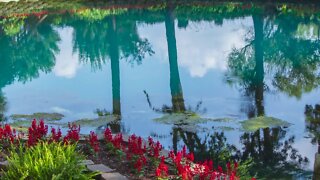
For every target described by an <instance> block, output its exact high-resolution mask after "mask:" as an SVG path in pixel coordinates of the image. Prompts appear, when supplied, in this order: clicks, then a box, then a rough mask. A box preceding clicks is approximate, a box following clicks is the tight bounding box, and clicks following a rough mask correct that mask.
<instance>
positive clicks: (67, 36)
mask: <svg viewBox="0 0 320 180" xmlns="http://www.w3.org/2000/svg"><path fill="white" fill-rule="evenodd" d="M58 31H59V34H60V37H61V39H62V41H61V43H60V44H59V48H60V53H59V54H57V55H56V64H55V66H54V68H53V73H54V74H55V75H56V76H60V77H65V78H73V77H74V76H75V75H76V72H77V70H78V69H79V68H80V64H79V60H78V57H77V56H75V55H74V54H73V53H72V52H73V51H72V29H71V28H63V29H58Z"/></svg>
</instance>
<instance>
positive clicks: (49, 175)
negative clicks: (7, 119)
mask: <svg viewBox="0 0 320 180" xmlns="http://www.w3.org/2000/svg"><path fill="white" fill-rule="evenodd" d="M7 159H8V162H9V167H8V171H6V172H4V174H3V177H2V178H1V179H34V180H38V179H41V180H42V179H44V180H46V179H93V177H94V176H95V175H97V173H89V172H86V167H85V166H84V165H81V164H80V162H81V161H82V160H84V157H83V156H82V155H81V154H79V153H77V152H76V144H72V145H70V144H69V145H64V144H61V143H57V142H52V143H47V142H40V143H37V144H36V145H35V146H33V147H29V148H23V147H22V146H20V147H19V148H17V149H13V150H12V151H11V153H10V156H8V158H7Z"/></svg>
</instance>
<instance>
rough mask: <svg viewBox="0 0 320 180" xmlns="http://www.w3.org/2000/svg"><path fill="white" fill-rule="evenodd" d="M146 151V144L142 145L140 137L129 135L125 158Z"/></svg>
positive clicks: (140, 154) (139, 154)
mask: <svg viewBox="0 0 320 180" xmlns="http://www.w3.org/2000/svg"><path fill="white" fill-rule="evenodd" d="M146 151H147V147H146V144H144V145H142V138H141V137H137V136H136V135H135V134H133V135H131V136H129V139H128V150H127V159H128V160H130V159H131V156H132V155H137V156H142V155H143V154H144V153H145V152H146Z"/></svg>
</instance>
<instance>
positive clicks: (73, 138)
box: [63, 123, 80, 144]
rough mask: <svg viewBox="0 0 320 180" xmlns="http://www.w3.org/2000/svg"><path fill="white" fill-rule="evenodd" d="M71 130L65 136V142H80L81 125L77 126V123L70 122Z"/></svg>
mask: <svg viewBox="0 0 320 180" xmlns="http://www.w3.org/2000/svg"><path fill="white" fill-rule="evenodd" d="M68 126H69V130H68V132H67V135H66V136H65V137H64V138H63V142H64V143H65V144H69V143H74V142H78V141H79V139H80V125H79V126H77V125H76V124H75V123H72V124H70V123H69V124H68Z"/></svg>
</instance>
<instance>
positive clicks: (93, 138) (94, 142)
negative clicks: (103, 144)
mask: <svg viewBox="0 0 320 180" xmlns="http://www.w3.org/2000/svg"><path fill="white" fill-rule="evenodd" d="M88 141H89V144H90V146H91V148H92V149H93V150H94V152H98V151H99V150H100V146H99V140H98V136H97V134H96V133H94V132H93V131H90V135H89V138H88Z"/></svg>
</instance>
